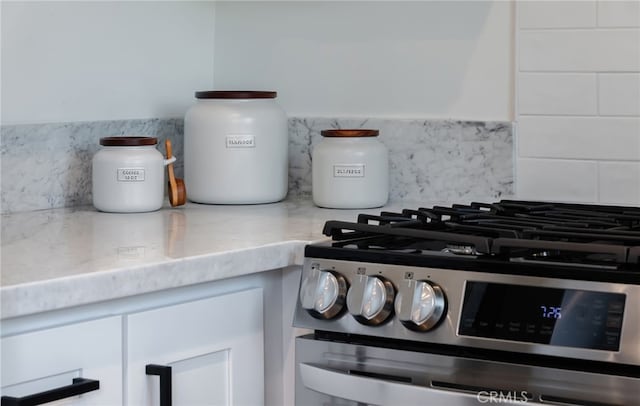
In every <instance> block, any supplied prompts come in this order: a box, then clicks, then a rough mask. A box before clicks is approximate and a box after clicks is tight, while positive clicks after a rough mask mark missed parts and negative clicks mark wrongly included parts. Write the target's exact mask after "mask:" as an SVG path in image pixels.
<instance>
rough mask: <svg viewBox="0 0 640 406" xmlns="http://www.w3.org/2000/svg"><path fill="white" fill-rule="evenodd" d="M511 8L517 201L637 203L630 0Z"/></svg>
mask: <svg viewBox="0 0 640 406" xmlns="http://www.w3.org/2000/svg"><path fill="white" fill-rule="evenodd" d="M516 7H517V27H518V29H517V35H518V41H517V42H518V49H517V54H518V61H517V116H516V118H517V133H516V139H517V142H518V144H519V146H518V161H517V177H516V187H517V193H518V196H519V197H521V198H524V199H536V200H541V199H545V200H564V201H578V202H600V203H613V204H628V205H638V204H640V28H639V27H640V2H638V1H637V0H636V1H613V0H605V1H584V0H582V1H555V2H543V1H528V2H521V1H519V2H518V3H517V6H516Z"/></svg>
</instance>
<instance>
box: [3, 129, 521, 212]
mask: <svg viewBox="0 0 640 406" xmlns="http://www.w3.org/2000/svg"><path fill="white" fill-rule="evenodd" d="M327 128H377V129H379V130H380V141H381V142H383V143H384V144H385V145H387V147H388V148H389V153H390V154H389V155H390V179H391V188H390V199H391V200H400V199H402V200H411V201H420V200H424V201H434V200H446V201H460V202H468V201H470V200H493V199H498V198H500V197H504V196H510V195H512V194H513V179H514V173H513V172H514V170H513V137H512V126H511V123H509V122H479V121H454V120H413V119H411V120H409V119H334V118H290V119H289V196H290V197H291V196H298V195H310V194H311V151H312V149H313V145H315V144H316V143H317V142H319V141H320V139H321V138H322V137H321V135H320V131H321V130H323V129H327ZM112 135H147V136H155V137H158V138H159V140H160V141H162V140H164V139H166V138H169V139H171V142H172V144H173V145H174V155H175V156H176V157H177V158H178V161H177V163H176V173H177V176H179V177H182V172H183V165H182V162H183V160H182V157H183V156H182V155H183V121H182V119H148V120H123V121H96V122H76V123H53V124H29V125H11V126H6V125H5V126H2V128H1V138H0V141H1V144H0V152H1V160H2V161H1V170H2V185H1V186H2V187H1V193H0V198H1V205H2V206H1V210H2V212H3V213H8V212H19V211H31V210H40V209H49V208H56V207H69V206H78V205H86V204H91V159H92V157H93V155H94V154H95V153H96V152H97V151H98V149H99V148H100V146H99V139H100V138H101V137H105V136H112ZM159 149H160V150H163V149H164V148H163V147H159ZM187 188H188V185H187Z"/></svg>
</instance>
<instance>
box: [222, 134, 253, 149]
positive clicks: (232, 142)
mask: <svg viewBox="0 0 640 406" xmlns="http://www.w3.org/2000/svg"><path fill="white" fill-rule="evenodd" d="M255 147H256V137H255V135H227V148H255Z"/></svg>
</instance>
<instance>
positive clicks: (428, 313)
mask: <svg viewBox="0 0 640 406" xmlns="http://www.w3.org/2000/svg"><path fill="white" fill-rule="evenodd" d="M446 306H447V299H446V298H445V296H444V292H443V291H442V288H440V286H438V285H436V284H435V283H433V282H429V281H403V282H402V283H401V284H400V286H399V287H398V296H397V298H396V303H395V309H396V315H397V317H398V320H400V322H401V323H402V324H403V325H404V326H405V327H407V328H408V329H410V330H414V331H428V330H431V329H432V328H434V327H435V326H436V325H437V324H438V322H439V321H440V320H441V319H442V316H443V315H444V313H445V308H446Z"/></svg>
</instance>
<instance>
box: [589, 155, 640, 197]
mask: <svg viewBox="0 0 640 406" xmlns="http://www.w3.org/2000/svg"><path fill="white" fill-rule="evenodd" d="M598 185H599V189H600V198H599V201H600V203H604V204H625V205H634V206H637V205H640V163H638V162H600V163H599V174H598Z"/></svg>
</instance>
